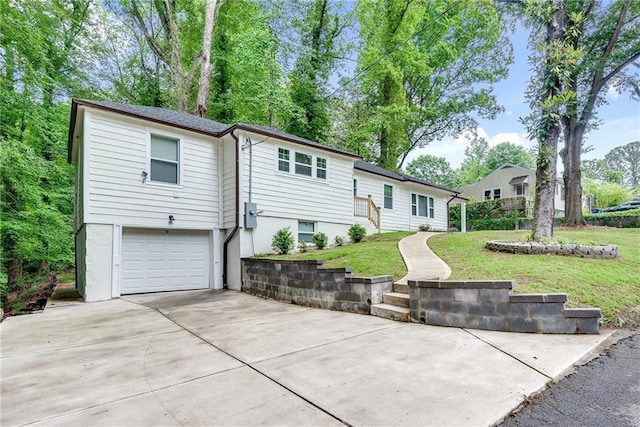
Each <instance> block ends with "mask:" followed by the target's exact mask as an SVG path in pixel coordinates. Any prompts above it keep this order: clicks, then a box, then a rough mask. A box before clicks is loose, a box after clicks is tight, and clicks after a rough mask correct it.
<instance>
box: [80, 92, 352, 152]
mask: <svg viewBox="0 0 640 427" xmlns="http://www.w3.org/2000/svg"><path fill="white" fill-rule="evenodd" d="M78 105H85V106H87V107H92V108H97V109H100V110H106V111H112V112H115V113H120V114H125V115H127V116H132V117H136V118H140V119H144V120H149V121H152V122H155V123H161V124H165V125H168V126H173V127H177V128H180V129H185V130H189V131H193V132H198V133H202V134H205V135H211V136H215V137H221V136H224V135H226V134H227V133H229V132H232V131H233V130H234V129H241V130H247V131H250V132H256V133H259V134H262V135H265V136H271V137H275V138H280V139H282V140H285V141H290V142H294V143H297V144H302V145H306V146H309V147H314V148H318V149H321V150H326V151H331V152H333V153H337V154H341V155H344V156H349V157H354V158H358V159H359V158H360V156H358V155H356V154H353V153H350V152H348V151H345V150H341V149H338V148H333V147H329V146H326V145H323V144H320V143H318V142H315V141H311V140H309V139H305V138H300V137H298V136H295V135H290V134H288V133H285V132H282V131H279V130H276V129H273V128H270V127H268V126H259V125H250V124H245V123H238V124H235V125H233V126H231V125H227V124H224V123H219V122H214V121H213V120H209V119H204V118H202V117H198V116H194V115H192V114H189V113H183V112H180V111H175V110H170V109H167V108H159V107H147V106H144V105H129V104H119V103H117V102H109V101H90V100H87V99H74V100H73V102H72V106H71V126H70V127H69V147H71V143H72V138H73V135H72V133H73V128H74V126H75V117H76V111H77V109H78ZM69 156H71V154H69Z"/></svg>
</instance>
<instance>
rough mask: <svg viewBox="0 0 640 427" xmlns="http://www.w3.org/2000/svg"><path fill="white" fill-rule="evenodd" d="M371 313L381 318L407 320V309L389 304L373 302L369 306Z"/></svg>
mask: <svg viewBox="0 0 640 427" xmlns="http://www.w3.org/2000/svg"><path fill="white" fill-rule="evenodd" d="M371 315H373V316H378V317H382V318H383V319H390V320H397V321H399V322H408V321H409V309H408V308H405V307H398V306H395V305H390V304H384V303H382V304H374V305H372V306H371Z"/></svg>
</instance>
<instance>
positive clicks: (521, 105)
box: [404, 26, 640, 170]
mask: <svg viewBox="0 0 640 427" xmlns="http://www.w3.org/2000/svg"><path fill="white" fill-rule="evenodd" d="M527 38H528V32H527V31H526V30H523V29H522V28H521V27H520V26H518V27H517V28H516V30H515V33H513V34H511V42H512V44H513V49H514V59H515V60H514V63H513V64H512V65H511V67H510V70H509V77H508V78H507V79H505V80H503V81H501V82H499V83H498V84H496V85H495V86H494V92H495V94H496V96H497V98H498V102H499V103H500V104H501V105H502V106H503V107H504V108H505V112H504V113H501V114H500V115H499V116H498V117H497V118H496V119H495V120H484V119H478V129H477V131H478V134H479V135H480V136H483V137H484V138H485V139H487V140H488V141H489V145H491V146H494V145H496V144H499V143H501V142H512V143H516V144H520V145H522V146H524V147H531V146H533V145H535V143H534V142H532V141H529V140H528V139H527V131H526V129H525V127H524V126H523V125H522V124H521V123H520V121H519V118H520V117H524V116H526V115H528V114H529V105H528V102H527V101H526V100H525V96H524V94H525V90H526V87H527V84H528V82H529V78H530V75H531V72H530V65H529V63H528V60H527V58H528V48H527ZM607 101H608V104H605V105H602V106H600V107H599V108H598V110H597V113H598V118H599V119H600V121H601V122H602V124H601V125H600V127H599V128H598V129H597V130H592V131H591V132H590V133H588V134H587V139H586V141H585V144H586V145H593V147H594V150H593V151H591V152H589V153H587V154H585V155H584V156H583V158H584V159H596V158H602V157H604V155H605V154H607V153H608V152H609V151H610V150H611V149H612V148H614V147H617V146H620V145H625V144H627V143H629V142H632V141H638V140H640V103H639V102H637V101H633V100H631V99H630V97H629V94H628V93H623V94H617V93H615V92H613V91H610V92H609V93H608V94H607ZM467 145H468V140H467V139H466V138H465V137H464V136H463V135H461V136H459V137H458V138H446V139H444V140H442V141H438V142H433V143H431V144H430V145H428V146H426V147H425V148H422V149H419V150H415V151H414V152H413V153H411V154H410V155H409V157H408V161H411V160H412V159H414V158H416V157H418V156H419V155H420V154H431V155H434V156H439V157H444V158H446V159H447V160H448V161H449V163H450V164H451V166H452V167H453V168H458V167H459V166H460V164H461V163H462V160H463V158H464V149H465V147H466V146H467ZM560 148H562V147H559V149H560ZM404 166H406V163H405V165H404ZM558 167H559V170H561V169H562V162H558Z"/></svg>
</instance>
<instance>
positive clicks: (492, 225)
mask: <svg viewBox="0 0 640 427" xmlns="http://www.w3.org/2000/svg"><path fill="white" fill-rule="evenodd" d="M516 224H517V225H518V228H522V226H523V225H524V218H517V217H513V216H505V217H502V218H487V219H474V220H471V221H469V227H470V228H471V229H472V230H475V231H479V230H514V229H515V228H516Z"/></svg>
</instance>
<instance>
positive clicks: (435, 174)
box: [406, 154, 459, 188]
mask: <svg viewBox="0 0 640 427" xmlns="http://www.w3.org/2000/svg"><path fill="white" fill-rule="evenodd" d="M406 173H407V175H411V176H414V177H416V178H419V179H422V180H424V181H427V182H429V183H431V184H436V185H442V186H444V187H447V188H457V187H458V185H459V180H458V174H457V173H456V171H455V170H453V169H452V168H451V165H449V162H448V161H447V160H446V159H445V158H444V157H436V156H432V155H430V154H423V155H421V156H419V157H417V158H416V159H414V160H412V161H411V162H410V163H409V164H408V165H407V170H406Z"/></svg>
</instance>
